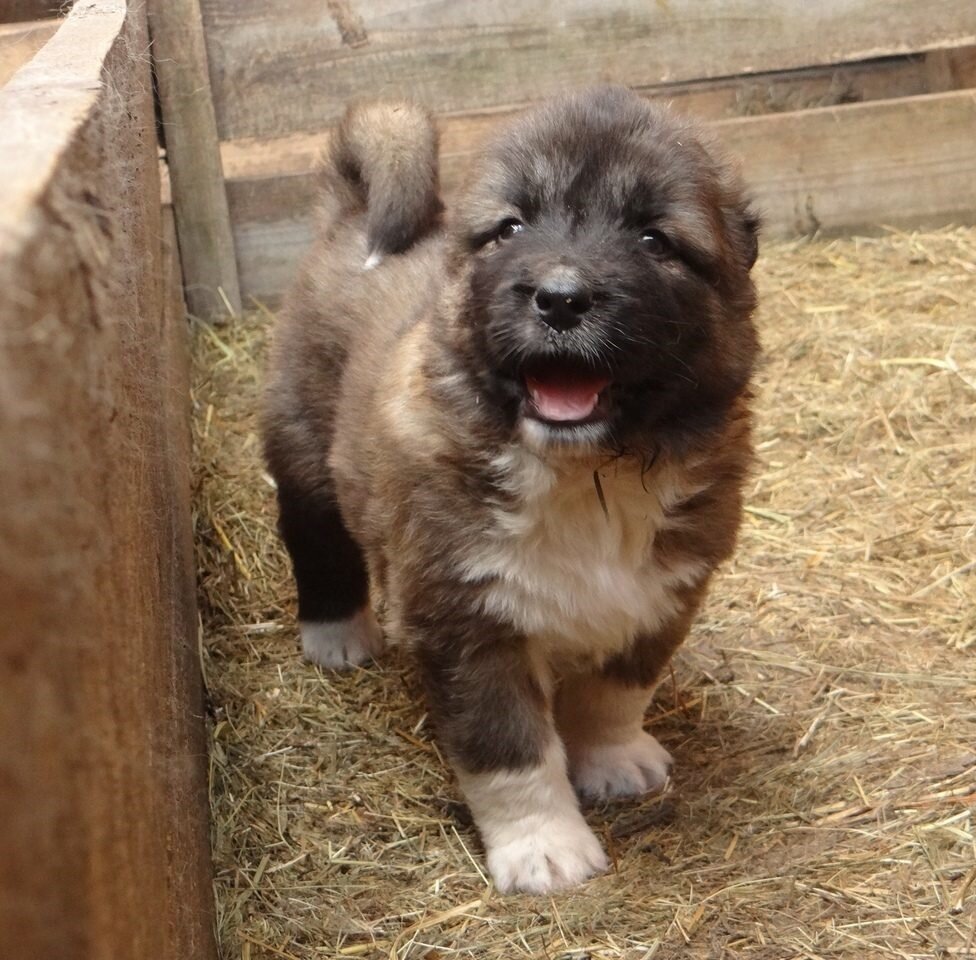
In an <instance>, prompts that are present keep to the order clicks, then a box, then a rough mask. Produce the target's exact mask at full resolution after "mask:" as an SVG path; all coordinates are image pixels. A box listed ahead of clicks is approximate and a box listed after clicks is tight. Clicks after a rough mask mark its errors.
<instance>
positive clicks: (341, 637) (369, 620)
mask: <svg viewBox="0 0 976 960" xmlns="http://www.w3.org/2000/svg"><path fill="white" fill-rule="evenodd" d="M299 628H300V630H301V634H302V653H304V655H305V659H306V660H308V661H309V663H317V664H318V665H319V666H320V667H328V668H329V669H330V670H349V669H350V668H351V667H354V666H357V665H359V664H362V663H366V662H367V661H368V660H373V659H375V658H376V657H378V656H379V655H380V654H381V653H382V652H383V647H384V643H383V631H382V630H381V629H380V626H379V624H378V623H377V622H376V618H375V617H374V616H373V611H372V610H370V608H369V607H364V608H363V609H362V610H358V611H357V612H356V613H354V614H353V615H352V616H351V617H349V618H348V619H346V620H318V621H312V620H303V621H301V622H300V623H299Z"/></svg>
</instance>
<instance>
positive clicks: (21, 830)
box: [0, 0, 214, 960]
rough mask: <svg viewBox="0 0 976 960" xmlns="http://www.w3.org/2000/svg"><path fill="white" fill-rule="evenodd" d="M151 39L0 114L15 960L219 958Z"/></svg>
mask: <svg viewBox="0 0 976 960" xmlns="http://www.w3.org/2000/svg"><path fill="white" fill-rule="evenodd" d="M147 50H148V36H147V28H146V14H145V10H144V9H143V7H142V5H141V4H140V3H138V2H133V3H131V4H130V9H129V10H128V12H127V11H126V4H125V2H124V0H86V2H85V3H84V4H79V5H78V9H77V10H76V12H75V13H73V14H72V15H71V16H70V17H69V18H68V19H67V20H66V21H65V23H64V25H63V26H62V27H61V29H60V31H59V32H58V33H57V35H56V36H55V37H54V38H53V39H52V40H51V41H50V42H49V43H48V44H47V46H46V47H45V48H44V49H43V50H42V51H41V52H40V53H39V54H38V55H37V56H36V57H35V59H34V60H33V61H32V62H31V63H30V64H28V65H27V66H26V67H24V68H22V69H21V70H20V72H19V73H18V74H17V75H16V76H15V78H14V79H13V80H11V81H10V82H9V83H8V84H7V86H5V87H4V88H2V89H0V189H2V191H3V203H2V204H0V450H2V451H3V454H2V456H0V544H2V549H0V865H2V869H0V931H2V936H3V942H2V946H0V953H2V955H3V956H4V957H10V958H12V960H13V958H16V960H42V958H43V960H53V958H56V960H119V958H124V957H132V958H136V957H138V958H143V957H152V958H154V960H210V958H212V957H213V956H214V946H213V932H212V904H211V895H212V894H211V882H210V866H209V842H208V826H207V787H206V765H205V749H206V748H205V740H204V725H203V697H202V690H201V684H200V673H199V660H198V653H197V624H196V613H195V603H194V577H193V566H192V553H191V549H190V548H191V544H190V529H191V528H190V505H189V496H190V478H189V431H188V419H187V416H188V401H187V393H188V386H187V360H188V344H187V328H186V320H185V313H184V309H183V302H182V295H181V289H180V286H181V284H180V275H179V271H178V260H177V258H176V256H175V249H174V238H173V228H172V223H171V221H167V220H166V219H164V218H163V217H162V216H161V208H160V185H159V171H158V160H157V145H156V132H155V125H154V117H153V103H152V89H151V82H150V75H149V62H148V57H147V55H146V52H147Z"/></svg>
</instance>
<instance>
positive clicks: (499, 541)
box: [460, 447, 709, 663]
mask: <svg viewBox="0 0 976 960" xmlns="http://www.w3.org/2000/svg"><path fill="white" fill-rule="evenodd" d="M494 465H495V467H496V469H497V470H498V474H499V476H500V478H501V485H502V487H503V488H504V489H505V492H506V493H507V494H508V497H509V499H508V501H507V502H506V503H505V505H504V506H501V505H499V506H496V507H493V508H492V511H491V521H490V524H489V526H488V529H487V530H486V531H485V534H484V536H483V537H482V538H479V540H478V541H477V542H475V543H471V544H470V545H469V546H467V547H466V548H464V549H463V550H462V553H461V557H460V561H461V566H462V576H463V578H464V579H465V580H466V581H467V582H470V583H481V584H483V585H484V586H483V591H484V592H483V595H482V603H483V605H484V608H485V610H486V611H487V612H489V613H490V614H492V615H494V616H496V617H498V618H500V619H502V620H504V621H507V622H510V623H512V624H513V625H514V626H515V627H516V628H517V629H519V630H521V631H522V632H524V633H525V634H526V635H528V636H529V637H530V638H531V639H532V640H533V641H534V642H538V643H541V644H542V645H543V647H544V648H545V649H546V651H547V653H549V654H552V655H555V656H557V657H560V658H568V659H570V660H573V659H582V660H587V661H589V660H593V661H596V662H598V663H599V662H602V661H604V660H606V659H607V658H608V657H610V656H612V655H613V654H615V653H617V652H619V651H621V650H623V649H624V648H626V647H627V646H628V645H629V643H630V642H631V640H632V639H633V637H634V636H635V635H636V634H638V633H640V632H653V631H654V630H656V629H658V628H660V627H661V626H663V625H664V624H665V623H666V622H667V621H668V620H670V619H671V618H672V617H674V616H675V614H676V613H678V612H679V611H680V609H681V602H680V600H679V598H678V596H677V594H676V591H677V590H678V589H679V588H680V587H682V586H688V585H691V584H695V583H699V582H700V581H701V580H702V579H704V577H705V576H707V574H708V573H709V566H708V564H707V563H705V562H704V561H703V560H700V559H698V558H695V557H693V556H684V557H681V558H680V559H678V558H675V557H673V556H672V557H669V558H668V559H667V561H665V559H664V558H662V557H661V556H659V555H658V553H657V551H656V550H655V537H656V535H657V534H658V533H659V532H660V531H662V530H664V529H668V528H675V527H677V526H680V524H681V522H682V519H681V516H680V510H678V509H676V508H678V507H679V505H680V503H681V502H682V501H683V500H685V499H687V498H688V497H690V496H691V495H693V494H694V493H697V492H699V491H700V490H701V489H702V488H701V486H700V485H699V486H697V487H692V485H691V483H690V481H689V480H688V478H687V476H686V475H685V474H684V473H683V472H682V471H679V470H676V469H673V468H665V469H656V470H655V471H654V472H652V473H651V474H649V475H647V476H645V477H643V478H642V476H641V470H640V466H639V464H637V463H636V462H634V461H628V460H624V459H621V460H618V461H615V462H613V463H612V464H610V465H607V466H604V467H603V468H601V469H600V470H599V474H600V488H601V490H602V493H603V498H602V500H603V502H602V503H601V497H600V495H599V493H598V490H597V486H596V482H595V480H594V477H593V467H592V466H590V467H587V466H585V465H582V464H579V463H573V462H567V463H565V464H559V463H557V464H555V465H551V464H549V463H546V462H544V461H543V460H541V459H539V458H538V457H536V456H534V455H533V454H532V453H530V452H528V451H525V450H523V449H520V448H517V447H513V448H511V449H510V450H508V451H506V452H504V453H502V454H500V455H499V456H498V457H497V458H496V459H495V464H494Z"/></svg>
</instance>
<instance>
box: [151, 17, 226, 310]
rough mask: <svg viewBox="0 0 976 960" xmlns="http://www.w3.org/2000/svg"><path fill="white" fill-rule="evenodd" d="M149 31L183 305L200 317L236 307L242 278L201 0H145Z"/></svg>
mask: <svg viewBox="0 0 976 960" xmlns="http://www.w3.org/2000/svg"><path fill="white" fill-rule="evenodd" d="M149 31H150V37H151V40H152V58H153V64H154V66H155V70H156V80H157V83H158V87H159V100H160V106H161V108H162V117H163V141H164V143H165V146H166V156H167V159H168V162H169V173H170V181H171V183H172V185H173V209H174V211H175V213H176V229H177V234H178V236H179V243H180V259H181V261H182V266H183V281H184V284H185V285H186V300H187V306H188V307H189V309H190V312H191V313H192V314H194V315H195V316H198V317H209V316H212V315H214V314H220V313H227V312H228V310H229V311H230V312H232V313H237V312H239V311H240V309H241V293H240V283H239V282H238V278H237V262H236V259H235V256H234V238H233V235H232V233H231V228H230V214H229V211H228V208H227V193H226V190H225V188H224V175H223V170H222V168H221V163H220V141H219V139H218V136H217V119H216V115H215V113H214V105H213V97H212V96H211V91H210V76H209V73H208V67H207V50H206V46H205V44H204V37H203V21H202V19H201V16H200V4H199V0H149Z"/></svg>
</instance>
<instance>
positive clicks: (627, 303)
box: [453, 87, 758, 452]
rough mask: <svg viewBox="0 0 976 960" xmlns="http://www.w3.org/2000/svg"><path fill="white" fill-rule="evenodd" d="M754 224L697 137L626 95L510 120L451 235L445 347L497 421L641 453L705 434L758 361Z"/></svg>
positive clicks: (562, 441)
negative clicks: (458, 285) (453, 312)
mask: <svg viewBox="0 0 976 960" xmlns="http://www.w3.org/2000/svg"><path fill="white" fill-rule="evenodd" d="M757 226H758V222H757V218H756V216H755V215H754V214H753V213H752V212H751V211H750V210H749V207H748V204H747V201H746V200H745V199H744V197H743V194H742V190H741V187H740V184H739V182H738V179H737V177H736V175H735V174H734V172H733V171H732V170H731V169H730V168H729V167H728V166H727V165H726V163H725V162H724V160H722V159H721V157H720V156H719V155H717V154H716V153H715V152H713V150H712V148H711V147H710V146H708V145H707V143H706V141H705V140H704V139H703V135H702V132H701V131H700V130H699V128H698V127H697V126H695V125H694V124H692V123H690V122H689V121H686V120H683V119H680V118H678V117H676V116H674V115H673V114H671V113H669V112H668V111H666V110H664V109H661V108H659V107H655V106H652V105H650V104H648V103H646V102H645V101H643V100H642V99H641V98H639V97H638V96H636V95H635V94H633V93H631V92H630V91H628V90H626V89H623V88H617V87H607V88H599V89H595V90H590V91H586V92H583V93H579V94H575V95H572V96H568V97H565V98H561V99H558V100H555V101H550V102H549V103H547V104H545V105H543V106H542V107H540V108H538V109H536V110H534V111H532V112H530V113H528V114H526V115H524V116H523V117H522V118H521V119H520V120H519V121H517V122H516V123H515V124H513V125H512V126H511V127H510V128H509V129H508V130H507V131H506V132H505V133H504V134H503V135H502V136H501V137H500V138H499V139H497V140H496V141H495V142H494V143H493V144H492V145H491V146H490V147H489V148H488V150H487V151H486V153H485V156H484V158H483V159H482V160H481V162H480V163H479V165H478V167H477V169H476V170H475V173H474V175H473V177H472V179H471V181H470V183H469V186H468V189H467V192H466V195H465V196H464V198H463V199H462V201H461V203H460V204H459V207H458V211H457V214H456V217H455V221H454V224H453V233H454V239H455V242H456V245H457V247H456V249H457V252H458V254H459V256H458V258H457V261H456V262H457V263H458V264H459V266H460V268H461V270H462V274H463V275H464V277H465V279H464V283H465V287H466V290H467V293H466V296H465V300H466V303H465V306H464V309H463V313H462V318H461V326H460V330H459V336H460V338H461V343H460V344H459V345H460V347H461V354H462V356H463V357H464V359H465V363H466V366H467V367H468V370H469V372H470V373H471V375H472V376H473V377H474V378H475V380H476V381H477V383H478V388H479V390H481V391H482V392H483V393H484V394H486V395H487V397H488V399H489V404H488V406H489V408H490V409H491V411H492V416H495V417H496V418H497V419H498V422H499V426H501V427H503V428H504V429H506V430H509V431H513V433H514V435H517V436H521V438H522V439H523V440H524V441H525V442H527V443H530V444H531V445H533V446H534V447H536V448H541V449H549V450H564V451H567V452H573V451H580V452H594V451H598V452H599V451H607V452H620V451H635V452H641V451H645V452H646V451H649V450H652V449H655V448H656V447H657V446H658V445H659V444H660V443H662V442H670V443H680V442H681V441H682V439H690V438H691V437H693V436H694V435H696V434H701V433H702V432H704V431H708V430H709V428H710V427H712V426H714V425H716V424H718V423H720V422H721V421H722V419H723V416H724V414H725V413H726V412H727V410H728V409H729V407H730V405H731V404H732V403H733V401H734V400H735V398H736V397H737V396H739V395H740V394H741V393H742V391H743V390H744V389H745V387H746V385H747V383H748V380H749V377H750V374H751V372H752V368H753V364H754V361H755V356H756V352H757V339H756V334H755V330H754V328H753V326H752V322H751V314H752V311H753V309H754V307H755V292H754V289H753V285H752V282H751V280H750V277H749V271H750V268H751V267H752V265H753V263H754V262H755V259H756V253H757V238H756V233H757Z"/></svg>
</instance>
